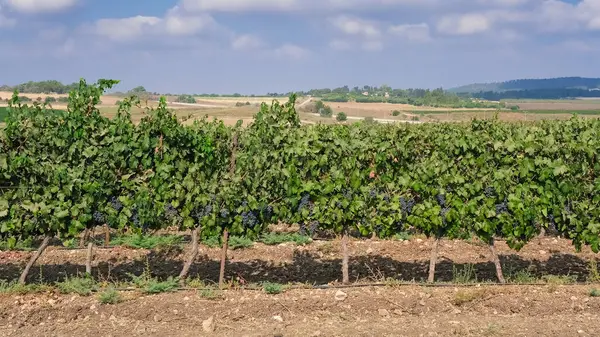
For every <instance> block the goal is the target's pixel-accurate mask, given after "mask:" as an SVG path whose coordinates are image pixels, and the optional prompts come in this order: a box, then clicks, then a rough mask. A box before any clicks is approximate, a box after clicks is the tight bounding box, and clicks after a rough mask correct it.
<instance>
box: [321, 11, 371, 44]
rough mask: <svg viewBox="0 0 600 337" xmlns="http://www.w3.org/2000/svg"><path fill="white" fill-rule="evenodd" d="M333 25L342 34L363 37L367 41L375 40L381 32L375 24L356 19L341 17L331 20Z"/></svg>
mask: <svg viewBox="0 0 600 337" xmlns="http://www.w3.org/2000/svg"><path fill="white" fill-rule="evenodd" d="M330 21H331V24H332V25H333V26H334V27H335V28H336V29H337V30H339V31H340V32H342V33H344V34H347V35H356V36H361V37H363V38H366V39H375V38H379V37H380V36H381V32H380V31H379V29H378V28H377V27H376V26H375V23H373V22H370V21H367V20H363V19H360V18H356V17H350V16H345V15H340V16H337V17H334V18H332V19H330Z"/></svg>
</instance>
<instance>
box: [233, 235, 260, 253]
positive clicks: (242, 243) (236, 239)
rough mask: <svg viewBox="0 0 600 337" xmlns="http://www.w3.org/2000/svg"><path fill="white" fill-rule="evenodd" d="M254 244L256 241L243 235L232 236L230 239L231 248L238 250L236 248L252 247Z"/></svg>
mask: <svg viewBox="0 0 600 337" xmlns="http://www.w3.org/2000/svg"><path fill="white" fill-rule="evenodd" d="M253 245H254V242H253V241H252V240H250V239H248V238H247V237H243V236H232V237H231V238H230V239H229V248H231V249H233V250H236V249H243V248H250V247H252V246H253Z"/></svg>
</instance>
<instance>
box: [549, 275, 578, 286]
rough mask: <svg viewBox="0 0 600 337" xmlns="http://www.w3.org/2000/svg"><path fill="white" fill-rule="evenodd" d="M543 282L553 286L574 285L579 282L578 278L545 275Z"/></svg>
mask: <svg viewBox="0 0 600 337" xmlns="http://www.w3.org/2000/svg"><path fill="white" fill-rule="evenodd" d="M542 280H544V281H546V283H548V284H553V285H564V284H573V283H575V282H577V276H573V275H544V276H542Z"/></svg>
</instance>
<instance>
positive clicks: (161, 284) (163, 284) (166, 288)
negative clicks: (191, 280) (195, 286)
mask: <svg viewBox="0 0 600 337" xmlns="http://www.w3.org/2000/svg"><path fill="white" fill-rule="evenodd" d="M178 288H179V281H178V280H177V279H176V278H174V277H169V278H168V279H166V280H165V281H158V280H156V279H152V280H151V281H150V282H149V283H148V284H146V287H145V288H144V289H143V291H144V292H145V293H147V294H160V293H166V292H171V291H175V290H177V289H178Z"/></svg>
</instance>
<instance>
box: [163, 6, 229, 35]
mask: <svg viewBox="0 0 600 337" xmlns="http://www.w3.org/2000/svg"><path fill="white" fill-rule="evenodd" d="M163 21H164V29H165V31H166V33H167V34H169V35H194V34H196V33H198V32H201V31H203V30H206V29H210V28H215V27H216V26H217V23H216V22H215V20H214V19H213V18H212V17H211V16H210V15H208V14H204V13H201V14H196V15H188V14H187V13H185V12H184V11H182V10H181V9H180V8H179V7H177V6H176V7H174V8H172V9H170V10H169V11H168V12H167V14H166V16H165V18H164V19H163Z"/></svg>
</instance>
